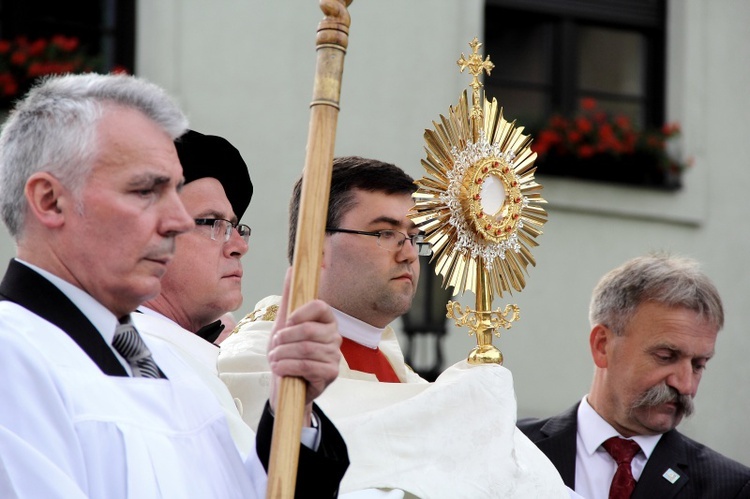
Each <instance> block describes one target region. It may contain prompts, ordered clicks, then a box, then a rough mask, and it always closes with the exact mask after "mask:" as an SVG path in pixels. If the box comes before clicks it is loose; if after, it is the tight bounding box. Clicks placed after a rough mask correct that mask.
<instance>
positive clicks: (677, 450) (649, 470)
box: [518, 404, 750, 499]
mask: <svg viewBox="0 0 750 499" xmlns="http://www.w3.org/2000/svg"><path fill="white" fill-rule="evenodd" d="M577 414H578V404H576V405H574V406H573V407H571V408H570V409H568V410H567V411H565V412H562V413H560V414H558V415H557V416H553V417H551V418H548V419H523V420H520V421H518V428H519V429H520V430H521V431H523V432H524V433H525V434H526V436H528V437H529V439H530V440H531V441H532V442H534V443H535V444H536V445H537V447H539V449H540V450H541V451H542V452H544V453H545V454H546V455H547V457H548V458H549V459H550V461H552V463H553V464H554V465H555V467H556V468H557V470H558V471H559V472H560V475H561V476H562V478H563V481H564V482H565V485H567V486H568V487H570V488H571V489H573V490H575V465H576V432H577V426H578V424H577V420H578V418H577ZM670 468H671V469H672V470H674V471H675V472H677V474H679V475H680V478H679V479H677V480H676V481H675V482H674V483H670V482H669V480H667V479H665V478H664V477H663V476H662V475H663V474H664V473H665V472H666V471H667V470H668V469H670ZM632 497H633V499H654V498H659V499H671V498H675V499H724V498H730V497H734V498H750V468H747V467H745V466H743V465H741V464H740V463H738V462H736V461H733V460H731V459H729V458H727V457H725V456H722V455H721V454H719V453H718V452H716V451H713V450H711V449H709V448H708V447H706V446H705V445H702V444H700V443H698V442H696V441H695V440H692V439H690V438H688V437H686V436H684V435H682V434H681V433H680V432H678V431H677V430H671V431H668V432H667V433H665V434H664V435H662V437H661V439H659V443H658V444H657V445H656V448H655V449H654V452H653V453H652V454H651V457H650V458H649V460H648V461H647V462H646V467H645V468H644V469H643V473H642V474H641V477H640V479H639V480H638V483H637V484H636V486H635V490H634V491H633V495H632ZM590 499H595V498H590Z"/></svg>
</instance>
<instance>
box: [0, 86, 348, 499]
mask: <svg viewBox="0 0 750 499" xmlns="http://www.w3.org/2000/svg"><path fill="white" fill-rule="evenodd" d="M186 127H187V120H186V119H185V116H184V115H183V113H182V111H180V109H179V108H178V107H177V106H176V104H175V103H174V102H173V101H172V99H171V98H169V96H167V95H166V93H165V92H164V91H163V90H162V89H160V88H159V87H157V86H156V85H153V84H150V83H147V82H145V81H143V80H140V79H138V78H134V77H131V76H125V75H95V74H87V75H66V76H60V77H55V78H51V79H48V80H45V81H43V82H42V83H40V84H39V85H38V86H37V87H35V88H34V89H32V90H31V91H30V92H29V94H28V96H27V97H26V98H24V100H23V101H21V102H19V103H18V104H17V106H16V108H15V109H14V111H13V112H12V113H11V115H10V118H9V119H8V121H7V122H6V124H5V126H4V128H3V131H2V134H1V135H0V212H1V213H2V217H3V221H4V222H5V224H6V226H7V227H8V230H9V232H10V234H11V236H13V238H14V240H15V242H16V245H17V258H15V259H14V260H13V261H11V263H10V266H9V268H8V271H7V273H6V274H5V277H4V278H3V280H2V283H0V378H2V379H3V380H4V381H3V382H2V383H0V401H2V402H1V403H0V497H60V498H63V497H64V498H74V497H75V498H78V497H81V498H83V497H88V498H107V499H109V498H125V497H207V498H209V497H217V498H218V497H221V498H229V497H237V498H240V497H242V498H247V497H262V496H264V495H265V484H266V476H265V471H264V469H263V466H265V465H267V458H268V452H269V446H270V435H271V431H272V426H273V415H272V411H271V408H272V407H273V406H274V405H275V398H276V396H275V391H276V388H275V387H276V386H277V383H275V381H276V380H277V379H278V377H280V376H301V377H303V378H305V380H306V381H307V384H308V389H307V402H308V403H309V404H310V405H311V402H312V399H314V398H315V397H316V396H317V395H319V394H320V393H321V392H322V390H324V389H325V388H326V386H327V385H328V384H330V383H331V382H332V381H333V380H334V379H335V378H336V373H337V372H338V363H339V359H340V354H339V353H338V349H339V345H340V342H341V340H340V337H339V335H338V333H337V331H336V329H337V328H336V322H335V320H334V317H333V313H332V312H331V311H330V308H329V307H328V306H327V305H326V304H325V303H323V302H321V301H313V302H310V303H308V304H306V305H304V306H302V307H300V308H298V309H297V310H295V311H294V312H293V313H292V314H290V316H289V317H285V318H286V320H285V321H280V324H279V326H278V328H275V331H274V334H273V337H272V340H271V349H270V351H269V358H270V359H271V365H272V368H273V376H272V378H271V394H270V407H269V406H267V407H266V412H265V414H264V416H263V418H262V419H261V424H260V425H259V431H258V438H257V443H256V446H255V448H253V449H251V450H250V451H249V452H248V453H247V454H241V453H240V452H239V451H238V449H237V447H236V446H235V445H234V443H233V441H232V439H231V437H230V432H229V427H228V425H227V421H226V418H225V416H224V411H223V410H222V408H221V407H220V405H219V402H218V401H217V399H216V397H215V396H214V395H213V394H212V392H211V391H210V389H209V388H208V387H207V386H206V385H205V383H204V382H203V381H202V380H201V379H200V378H199V377H198V375H197V374H196V372H195V369H193V366H191V365H189V364H188V363H186V362H185V360H184V358H182V357H181V356H180V355H178V353H176V352H175V350H174V348H173V346H172V345H170V344H168V343H166V342H164V341H159V340H158V339H153V338H147V339H146V340H145V341H144V339H143V338H142V337H141V336H140V335H139V333H138V331H137V330H136V329H135V328H134V327H133V325H132V318H131V317H130V314H131V312H133V311H134V310H135V309H136V307H137V306H138V305H140V304H141V303H143V302H145V301H147V300H149V299H151V298H154V297H155V296H156V295H158V293H159V290H160V282H161V278H162V276H163V275H164V273H165V272H166V270H167V267H168V264H169V263H170V261H171V260H172V259H173V255H174V251H175V239H176V238H177V237H178V236H179V235H180V234H183V233H185V232H187V231H192V230H194V229H195V225H196V224H195V222H194V221H193V218H192V217H191V216H190V214H188V212H187V211H186V209H185V207H184V205H183V203H182V201H181V199H180V196H179V192H180V190H181V189H182V185H183V181H184V180H183V173H182V168H181V166H180V162H179V160H178V157H177V153H176V150H175V146H174V143H173V141H174V139H175V138H177V137H179V136H180V135H182V134H183V133H184V132H185V129H186ZM232 235H233V234H232ZM236 237H237V238H240V235H239V233H238V234H237V235H236ZM317 416H318V417H317V418H315V419H312V418H311V420H310V421H309V422H310V423H312V425H313V426H315V423H316V422H317V423H318V427H317V428H314V429H313V430H312V432H311V433H312V434H313V437H314V438H313V439H312V440H311V441H310V442H309V443H308V442H306V443H305V446H304V447H303V449H301V452H300V466H299V473H298V475H297V478H298V491H300V495H301V496H302V495H304V496H306V497H333V496H335V495H336V494H337V490H338V485H339V482H340V480H341V478H342V476H343V473H344V471H345V470H346V467H347V466H348V457H347V451H346V445H345V444H344V442H343V440H342V439H341V437H340V435H338V433H337V431H336V429H335V427H334V426H333V425H332V424H331V423H330V422H329V421H328V420H327V419H326V418H325V417H324V416H323V415H322V414H317ZM308 444H309V445H308ZM308 447H309V448H308ZM258 456H260V459H259V457H258ZM300 484H301V485H300Z"/></svg>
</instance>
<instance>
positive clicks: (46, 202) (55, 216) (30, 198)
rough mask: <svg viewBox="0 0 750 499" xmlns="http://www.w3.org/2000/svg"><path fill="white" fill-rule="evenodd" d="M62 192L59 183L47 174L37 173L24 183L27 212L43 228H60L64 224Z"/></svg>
mask: <svg viewBox="0 0 750 499" xmlns="http://www.w3.org/2000/svg"><path fill="white" fill-rule="evenodd" d="M63 192H64V189H63V186H62V184H61V183H60V181H59V180H57V179H56V178H55V177H54V176H52V175H50V174H49V173H47V172H37V173H35V174H33V175H32V176H31V177H29V179H28V180H27V181H26V187H25V188H24V195H25V196H26V201H27V202H28V204H29V211H30V212H31V213H32V214H33V215H34V217H35V218H36V219H37V220H38V221H39V223H41V224H42V225H44V226H45V227H48V228H55V227H60V226H61V225H63V223H64V222H65V213H64V210H63V209H62V208H63V207H64V205H65V200H64V199H63Z"/></svg>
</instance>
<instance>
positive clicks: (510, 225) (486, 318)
mask: <svg viewBox="0 0 750 499" xmlns="http://www.w3.org/2000/svg"><path fill="white" fill-rule="evenodd" d="M469 46H470V47H471V48H472V54H471V55H470V56H469V57H468V58H467V57H466V56H464V54H463V53H462V54H461V58H460V59H459V60H458V61H457V63H458V66H459V68H460V71H461V73H463V71H464V69H468V70H469V73H470V74H471V75H472V77H473V78H472V82H471V83H470V84H469V86H470V87H471V89H472V109H471V110H470V111H469V109H468V102H467V96H466V91H464V92H463V94H462V95H461V97H460V99H459V102H458V105H457V107H455V108H454V107H453V106H451V107H450V112H449V114H448V117H447V118H446V117H445V116H442V115H441V116H440V121H439V122H433V125H434V127H435V129H434V130H426V131H425V134H424V138H425V142H426V147H425V149H426V152H427V157H426V158H425V159H423V160H422V166H424V168H425V170H426V171H427V174H428V175H429V176H427V177H423V178H422V179H420V180H418V181H417V185H418V186H419V189H418V190H417V192H416V193H415V194H414V198H415V201H416V205H415V209H414V213H413V214H412V215H410V216H411V218H412V219H413V220H414V222H415V223H416V224H417V225H418V226H419V227H420V229H422V230H424V232H425V239H426V241H427V242H429V243H432V246H433V249H434V254H433V256H432V259H431V262H432V261H434V262H435V272H436V273H438V274H441V275H442V276H443V287H445V288H448V287H453V294H454V295H455V294H459V293H461V294H463V292H464V291H473V292H474V293H475V294H476V307H475V309H470V308H469V307H466V308H465V309H464V310H463V311H462V310H461V306H460V305H459V304H458V303H456V302H453V301H451V302H449V303H448V317H450V318H452V319H455V321H456V324H457V325H458V326H468V328H469V333H470V334H474V335H476V337H477V346H476V348H474V350H472V352H471V353H470V354H469V362H470V363H472V364H487V363H493V364H502V362H503V356H502V353H501V352H500V350H498V349H497V348H496V347H494V346H493V345H492V336H493V335H495V336H498V337H499V336H500V329H501V328H504V329H508V328H510V326H511V323H512V322H514V321H516V320H517V319H518V318H519V311H518V306H516V305H507V306H506V307H505V309H504V310H502V311H501V309H499V308H498V309H497V310H492V299H493V296H494V295H497V296H502V295H503V293H504V292H508V293H510V292H512V290H516V291H521V290H522V289H523V288H524V286H525V284H526V281H525V277H524V273H525V272H526V268H527V266H528V264H529V263H530V264H531V265H535V264H536V262H535V261H534V259H533V257H532V255H531V251H530V248H531V247H533V246H536V245H537V243H536V241H535V238H536V237H537V236H539V235H540V234H541V233H542V231H541V228H542V226H543V225H544V223H545V222H546V221H547V213H546V212H545V211H544V209H543V208H542V207H541V206H539V205H540V204H542V203H545V202H546V201H545V200H544V199H542V197H541V190H542V187H541V186H540V185H539V184H537V183H536V182H535V181H534V171H535V168H534V160H535V159H536V153H533V152H532V151H531V148H530V147H529V146H530V144H531V137H530V136H528V135H523V134H522V133H521V132H522V131H523V127H518V128H517V127H516V126H515V122H513V123H509V122H507V121H506V120H505V119H504V118H503V115H502V109H498V106H497V101H496V100H495V99H492V102H490V101H488V100H487V99H486V98H483V97H482V96H481V95H480V89H481V88H482V84H481V83H480V82H479V76H480V75H482V74H483V73H484V72H486V73H487V75H489V74H490V72H491V71H492V69H493V68H494V67H495V66H494V64H492V62H490V58H489V56H487V58H486V59H483V58H482V56H481V55H480V54H479V52H478V51H479V48H480V47H481V46H482V44H481V43H479V41H478V40H477V39H476V38H474V40H472V42H471V43H470V44H469Z"/></svg>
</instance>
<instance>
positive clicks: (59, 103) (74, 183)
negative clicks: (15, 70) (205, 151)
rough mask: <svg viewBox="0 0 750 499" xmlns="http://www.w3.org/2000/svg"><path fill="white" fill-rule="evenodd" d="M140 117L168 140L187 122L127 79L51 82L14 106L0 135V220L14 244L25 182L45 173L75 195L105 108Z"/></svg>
mask: <svg viewBox="0 0 750 499" xmlns="http://www.w3.org/2000/svg"><path fill="white" fill-rule="evenodd" d="M107 104H115V105H119V106H123V107H128V108H132V109H135V110H138V111H140V112H141V113H143V114H144V115H145V116H146V117H147V118H149V119H150V120H152V121H153V122H154V123H155V124H156V125H157V126H159V127H160V128H161V129H163V130H164V131H165V132H166V133H167V134H168V135H169V136H170V137H171V138H172V139H173V140H174V139H176V138H177V137H179V136H180V135H182V134H183V133H185V131H186V130H187V126H188V122H187V118H186V117H185V115H184V114H183V113H182V111H181V110H180V108H179V106H178V105H177V104H176V102H175V101H174V100H173V99H172V98H171V97H170V96H169V95H167V93H166V92H165V91H164V90H163V89H162V88H160V87H158V86H157V85H154V84H153V83H149V82H147V81H145V80H143V79H140V78H136V77H134V76H129V75H100V74H94V73H87V74H81V75H64V76H53V77H49V78H46V79H44V80H43V81H41V82H40V83H39V84H37V85H36V86H35V87H34V88H32V89H31V90H30V91H29V93H28V94H26V96H25V97H24V99H23V100H21V101H19V102H18V103H17V104H16V106H15V108H14V109H13V111H12V112H11V114H10V117H9V118H8V120H7V121H6V122H5V126H4V127H3V131H2V134H0V215H2V218H3V221H4V222H5V225H6V226H7V227H8V231H9V232H10V234H11V235H12V236H13V237H14V238H15V239H16V240H18V238H19V235H20V233H21V231H22V229H23V226H24V219H25V215H26V208H27V205H26V200H25V197H24V189H25V185H26V181H27V180H28V179H29V177H30V176H31V175H33V174H34V173H36V172H41V171H44V172H49V173H50V174H52V175H54V176H55V177H56V178H57V179H58V180H59V181H60V182H62V183H63V185H65V186H66V187H67V188H69V189H71V190H72V191H74V192H79V191H80V189H81V188H82V187H83V185H84V183H85V181H86V179H87V178H88V176H89V174H90V173H91V168H92V167H93V164H92V162H93V159H94V157H95V156H96V154H97V152H98V151H97V146H96V144H97V141H96V138H97V135H96V134H97V125H98V123H99V120H100V119H101V117H102V116H103V109H104V106H106V105H107Z"/></svg>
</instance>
